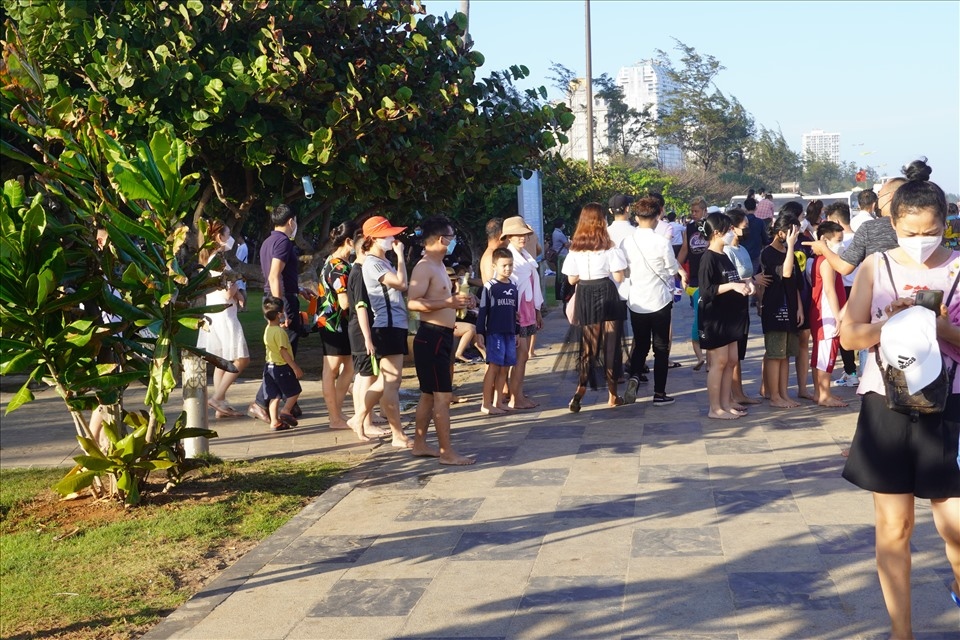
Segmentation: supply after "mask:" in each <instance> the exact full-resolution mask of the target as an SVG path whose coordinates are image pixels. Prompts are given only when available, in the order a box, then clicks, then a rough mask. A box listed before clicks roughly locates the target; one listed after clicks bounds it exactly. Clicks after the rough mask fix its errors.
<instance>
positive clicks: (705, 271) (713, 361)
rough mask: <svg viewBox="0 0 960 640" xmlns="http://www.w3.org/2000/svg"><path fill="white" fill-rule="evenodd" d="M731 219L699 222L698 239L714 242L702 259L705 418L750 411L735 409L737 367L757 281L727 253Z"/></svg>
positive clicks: (712, 218) (725, 417)
mask: <svg viewBox="0 0 960 640" xmlns="http://www.w3.org/2000/svg"><path fill="white" fill-rule="evenodd" d="M730 228H731V222H730V218H729V217H727V216H725V215H724V214H722V213H711V214H710V215H709V216H707V217H706V218H704V219H703V221H701V222H700V226H699V229H698V230H699V232H700V235H701V236H702V237H704V238H706V239H707V240H708V242H709V243H710V244H709V245H708V246H707V250H706V251H704V252H703V256H702V257H701V258H700V273H699V279H700V302H699V304H700V327H699V330H700V346H701V347H702V348H703V349H705V350H706V352H707V368H708V372H707V396H708V397H709V399H710V411H709V413H707V417H709V418H714V419H716V420H736V419H737V418H739V417H740V416H743V415H746V413H747V411H746V408H745V407H743V406H742V405H737V406H734V404H733V394H732V389H733V368H734V366H735V365H736V364H737V362H738V360H739V356H738V348H737V343H738V342H739V341H740V340H741V339H742V338H743V336H745V335H746V334H747V329H748V327H749V326H750V322H749V317H748V314H749V305H748V302H749V296H750V295H751V294H752V293H753V290H754V289H753V282H752V281H749V280H748V281H746V282H741V281H740V274H739V273H738V272H737V268H736V267H735V266H734V264H733V262H731V261H730V258H728V257H727V255H726V254H725V253H724V252H723V247H724V242H723V236H724V234H726V233H727V231H729V230H730Z"/></svg>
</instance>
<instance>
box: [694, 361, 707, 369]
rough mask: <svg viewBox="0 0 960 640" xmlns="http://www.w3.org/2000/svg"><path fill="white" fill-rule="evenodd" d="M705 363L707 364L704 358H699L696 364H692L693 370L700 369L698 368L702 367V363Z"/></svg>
mask: <svg viewBox="0 0 960 640" xmlns="http://www.w3.org/2000/svg"><path fill="white" fill-rule="evenodd" d="M705 364H707V361H706V360H700V361H699V362H697V364H695V365H694V367H693V370H694V371H700V369H703V365H705Z"/></svg>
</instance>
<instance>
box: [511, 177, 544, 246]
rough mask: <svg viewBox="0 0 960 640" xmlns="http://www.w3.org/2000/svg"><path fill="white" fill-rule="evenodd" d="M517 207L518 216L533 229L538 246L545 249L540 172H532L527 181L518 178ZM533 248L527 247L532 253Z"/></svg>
mask: <svg viewBox="0 0 960 640" xmlns="http://www.w3.org/2000/svg"><path fill="white" fill-rule="evenodd" d="M517 206H518V208H519V210H520V215H521V216H523V219H524V220H525V221H526V223H527V224H528V225H530V226H531V227H533V231H534V233H536V234H537V237H538V238H539V239H540V246H541V247H545V246H546V244H545V243H544V240H543V191H542V185H541V182H540V172H539V171H534V172H533V173H532V174H531V176H530V177H529V178H527V179H523V178H520V186H519V187H517ZM532 249H533V247H530V246H527V250H528V251H531V253H532Z"/></svg>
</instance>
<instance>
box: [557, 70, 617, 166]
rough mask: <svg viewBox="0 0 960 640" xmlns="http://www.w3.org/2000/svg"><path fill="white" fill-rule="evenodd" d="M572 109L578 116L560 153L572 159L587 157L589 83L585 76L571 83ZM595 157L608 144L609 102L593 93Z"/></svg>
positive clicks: (570, 105) (570, 98)
mask: <svg viewBox="0 0 960 640" xmlns="http://www.w3.org/2000/svg"><path fill="white" fill-rule="evenodd" d="M568 95H569V100H570V104H569V105H567V106H569V107H570V110H571V111H572V112H573V115H574V117H575V118H576V119H575V120H574V121H573V126H572V127H570V130H569V131H567V138H568V139H569V142H568V143H567V144H565V145H563V147H562V148H561V150H560V155H561V156H563V157H564V158H567V159H570V160H586V159H587V135H588V131H589V129H588V128H587V84H586V82H584V80H583V78H577V79H576V80H574V81H573V82H571V83H570V90H569V94H568ZM593 120H594V122H595V123H596V124H595V127H594V132H593V135H594V138H593V157H594V158H599V157H600V156H601V154H602V153H603V149H605V148H606V146H607V141H608V136H607V103H606V101H605V100H601V99H600V98H598V97H597V95H596V92H594V95H593Z"/></svg>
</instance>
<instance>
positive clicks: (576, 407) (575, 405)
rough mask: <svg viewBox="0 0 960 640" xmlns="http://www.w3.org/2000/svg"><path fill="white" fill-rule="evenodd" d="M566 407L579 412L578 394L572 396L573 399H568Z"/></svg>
mask: <svg viewBox="0 0 960 640" xmlns="http://www.w3.org/2000/svg"><path fill="white" fill-rule="evenodd" d="M567 408H568V409H570V411H572V412H573V413H580V396H573V400H571V401H570V404H569V405H567Z"/></svg>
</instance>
